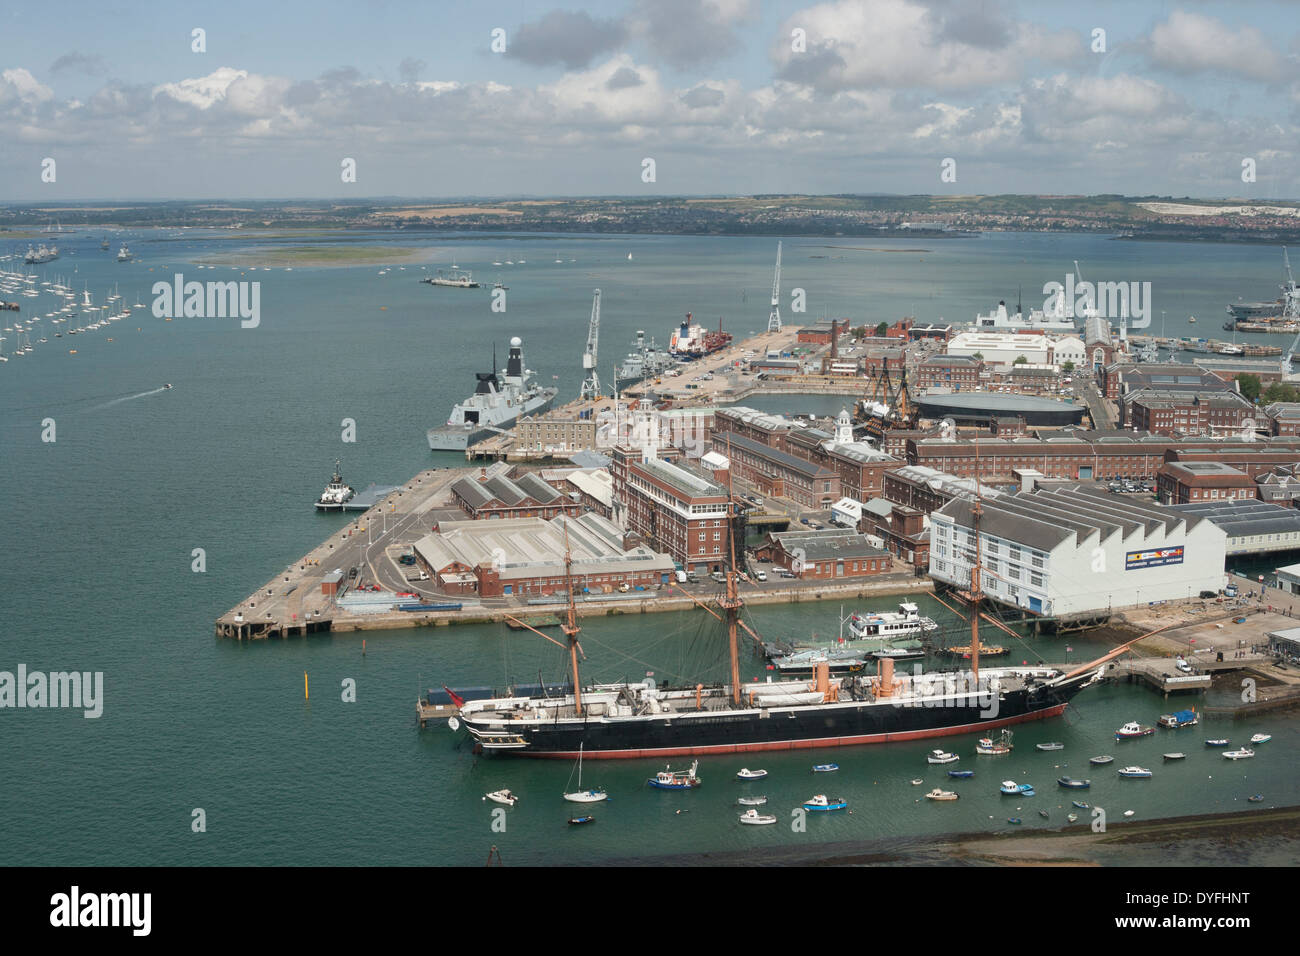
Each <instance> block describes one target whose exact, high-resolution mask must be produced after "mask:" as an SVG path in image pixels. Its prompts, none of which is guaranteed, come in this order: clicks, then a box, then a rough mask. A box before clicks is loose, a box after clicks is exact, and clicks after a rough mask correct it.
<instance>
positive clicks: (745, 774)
mask: <svg viewBox="0 0 1300 956" xmlns="http://www.w3.org/2000/svg"><path fill="white" fill-rule="evenodd" d="M736 776H737V777H739V778H740V779H741V780H762V779H763V778H764V777H766V776H767V771H766V770H750V769H749V768H748V767H742V768H741V769H740V771H739V772H738V773H737V774H736Z"/></svg>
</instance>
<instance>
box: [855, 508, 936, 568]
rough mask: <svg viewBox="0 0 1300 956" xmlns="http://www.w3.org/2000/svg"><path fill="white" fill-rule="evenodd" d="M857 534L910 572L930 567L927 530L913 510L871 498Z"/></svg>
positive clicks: (918, 514) (863, 509)
mask: <svg viewBox="0 0 1300 956" xmlns="http://www.w3.org/2000/svg"><path fill="white" fill-rule="evenodd" d="M858 530H859V531H861V532H862V533H863V534H865V535H867V536H868V537H870V538H875V539H876V540H878V541H879V542H880V543H881V546H882V547H883V548H884V549H885V550H886V551H889V552H890V553H892V554H894V555H896V556H897V557H898V558H899V559H900V560H902V561H906V562H907V563H908V564H910V565H911V566H912V568H913V569H924V568H928V567H929V566H930V527H929V525H928V524H927V522H926V515H925V514H923V513H922V512H920V511H918V510H917V509H916V508H909V507H908V506H907V505H899V504H895V503H894V502H892V501H886V500H885V499H884V498H875V499H873V500H871V501H868V502H867V503H866V504H865V505H863V507H862V520H861V521H860V522H859V524H858Z"/></svg>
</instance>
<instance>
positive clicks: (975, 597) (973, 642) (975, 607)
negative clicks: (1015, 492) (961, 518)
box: [970, 438, 984, 683]
mask: <svg viewBox="0 0 1300 956" xmlns="http://www.w3.org/2000/svg"><path fill="white" fill-rule="evenodd" d="M971 440H972V441H973V442H974V443H975V507H974V508H973V509H972V511H971V523H972V524H973V525H974V531H975V566H974V567H972V568H971V571H970V669H971V676H973V677H974V678H975V681H976V682H977V683H978V681H979V679H980V598H981V597H982V596H983V592H982V591H980V564H981V558H980V554H981V550H980V515H981V514H983V513H984V509H983V507H982V505H981V497H980V443H979V439H978V438H973V439H971Z"/></svg>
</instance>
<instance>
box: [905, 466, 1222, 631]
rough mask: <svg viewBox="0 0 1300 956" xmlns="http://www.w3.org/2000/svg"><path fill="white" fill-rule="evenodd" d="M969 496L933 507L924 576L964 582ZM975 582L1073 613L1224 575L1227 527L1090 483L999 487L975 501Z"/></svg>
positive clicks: (1034, 606)
mask: <svg viewBox="0 0 1300 956" xmlns="http://www.w3.org/2000/svg"><path fill="white" fill-rule="evenodd" d="M974 505H975V502H973V501H972V500H970V499H969V498H965V497H961V498H955V499H953V500H952V501H950V502H949V503H948V504H946V505H945V506H944V507H943V508H942V509H940V510H938V511H935V512H933V513H932V514H931V515H930V576H931V577H932V578H934V579H935V580H936V581H942V582H946V583H948V584H951V585H954V586H956V587H959V588H962V589H968V588H969V587H970V579H971V568H972V566H973V565H974V563H975V541H974V538H973V537H972V530H971V529H972V528H973V525H974V520H973V509H974ZM981 509H982V514H981V517H980V531H981V534H980V549H981V554H980V557H981V561H980V566H981V569H982V572H981V575H980V590H981V591H982V592H983V593H984V595H985V597H987V598H989V599H990V600H993V601H997V602H999V603H1001V604H1005V605H1008V606H1011V607H1017V608H1021V609H1023V610H1026V611H1029V612H1031V613H1034V614H1041V615H1043V616H1046V617H1056V618H1075V617H1085V616H1089V615H1097V614H1104V613H1107V612H1108V611H1109V610H1110V609H1112V608H1119V607H1130V606H1134V605H1140V604H1143V603H1150V602H1152V601H1166V600H1175V599H1180V598H1189V597H1195V596H1196V595H1197V594H1198V593H1199V592H1201V591H1218V589H1219V588H1220V587H1222V585H1223V567H1224V556H1225V548H1226V542H1227V535H1226V533H1225V532H1224V530H1223V529H1222V528H1220V527H1218V526H1217V525H1215V524H1214V522H1212V521H1209V520H1207V519H1205V518H1201V517H1199V516H1196V515H1190V514H1185V513H1181V512H1177V511H1173V510H1172V509H1169V508H1162V507H1160V506H1158V505H1155V504H1150V503H1146V502H1141V501H1137V500H1133V499H1132V498H1131V497H1130V496H1124V495H1115V494H1110V493H1109V492H1107V491H1105V490H1104V489H1101V488H1099V487H1097V486H1096V485H1092V484H1069V485H1060V486H1057V487H1051V488H1043V489H1040V490H1038V491H1034V492H1031V493H1029V494H1018V495H1003V496H1002V497H1000V498H997V499H994V500H986V501H983V502H982V504H981Z"/></svg>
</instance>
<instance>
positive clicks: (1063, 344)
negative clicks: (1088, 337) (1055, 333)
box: [1052, 335, 1087, 367]
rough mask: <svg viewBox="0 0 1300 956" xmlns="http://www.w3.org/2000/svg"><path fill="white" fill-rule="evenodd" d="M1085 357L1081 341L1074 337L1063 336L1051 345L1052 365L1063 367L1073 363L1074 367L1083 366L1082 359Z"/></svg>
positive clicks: (1085, 350) (1085, 353)
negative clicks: (1067, 363)
mask: <svg viewBox="0 0 1300 956" xmlns="http://www.w3.org/2000/svg"><path fill="white" fill-rule="evenodd" d="M1086 355H1087V349H1085V348H1084V345H1083V339H1081V338H1078V337H1077V336H1074V335H1063V336H1061V337H1060V338H1059V339H1057V340H1056V341H1054V342H1053V343H1052V364H1054V365H1058V366H1059V365H1064V364H1065V363H1066V362H1073V363H1074V365H1075V366H1076V367H1079V366H1082V365H1083V364H1084V357H1085V356H1086Z"/></svg>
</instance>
